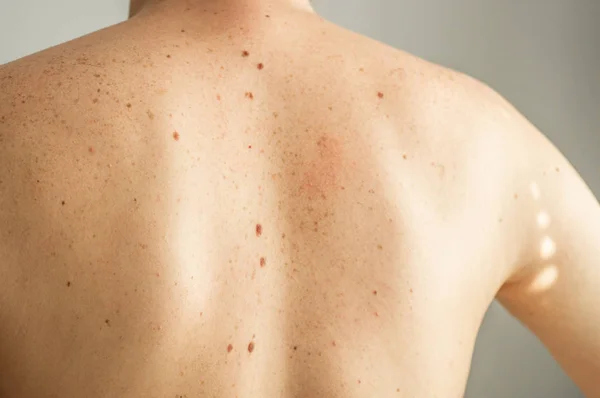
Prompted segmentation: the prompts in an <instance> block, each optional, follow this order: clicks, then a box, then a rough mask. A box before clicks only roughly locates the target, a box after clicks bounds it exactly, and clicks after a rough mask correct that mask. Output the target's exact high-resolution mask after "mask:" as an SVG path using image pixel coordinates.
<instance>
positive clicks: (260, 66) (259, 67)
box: [256, 64, 265, 70]
mask: <svg viewBox="0 0 600 398" xmlns="http://www.w3.org/2000/svg"><path fill="white" fill-rule="evenodd" d="M256 67H257V68H258V70H262V69H263V68H264V67H265V66H264V65H263V64H258V65H257V66H256Z"/></svg>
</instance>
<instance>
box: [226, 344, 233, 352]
mask: <svg viewBox="0 0 600 398" xmlns="http://www.w3.org/2000/svg"><path fill="white" fill-rule="evenodd" d="M231 351H233V346H232V345H231V344H229V345H228V346H227V352H231Z"/></svg>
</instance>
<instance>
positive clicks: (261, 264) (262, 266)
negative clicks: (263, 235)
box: [260, 257, 267, 268]
mask: <svg viewBox="0 0 600 398" xmlns="http://www.w3.org/2000/svg"><path fill="white" fill-rule="evenodd" d="M265 265H267V260H265V258H264V257H261V258H260V266H261V268H264V267H265Z"/></svg>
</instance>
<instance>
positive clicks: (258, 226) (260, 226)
mask: <svg viewBox="0 0 600 398" xmlns="http://www.w3.org/2000/svg"><path fill="white" fill-rule="evenodd" d="M262 233H263V227H262V225H260V224H256V236H257V237H260V236H261V235H262Z"/></svg>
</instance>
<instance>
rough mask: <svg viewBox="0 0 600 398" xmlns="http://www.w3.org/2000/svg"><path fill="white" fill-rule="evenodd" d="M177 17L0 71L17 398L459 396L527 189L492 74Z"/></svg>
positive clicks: (307, 20)
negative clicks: (481, 91) (493, 131)
mask: <svg viewBox="0 0 600 398" xmlns="http://www.w3.org/2000/svg"><path fill="white" fill-rule="evenodd" d="M157 7H158V6H157ZM158 10H159V9H158V8H157V11H156V12H145V13H143V14H141V15H139V16H137V17H135V18H134V19H132V20H130V21H128V22H125V23H123V24H120V25H117V26H114V27H111V28H109V29H106V30H103V31H101V32H97V33H95V34H93V35H90V36H86V37H84V38H82V39H78V40H76V41H74V42H71V43H67V44H65V45H62V46H59V47H56V48H53V49H50V50H47V51H45V52H43V53H40V54H37V55H34V56H31V57H27V58H25V59H23V60H20V61H18V62H16V63H13V64H8V65H5V66H3V67H1V68H0V85H1V86H2V90H1V91H0V104H1V108H0V144H1V145H0V225H1V228H0V279H1V280H3V281H5V283H6V288H5V289H3V291H2V292H1V293H0V396H2V397H11V398H21V397H34V396H35V397H59V396H60V397H79V396H86V397H90V398H99V397H188V398H191V397H318V396H322V397H326V396H327V397H396V396H398V397H436V396H438V397H459V396H462V394H463V391H464V387H465V382H466V377H467V373H468V369H469V364H470V359H471V354H472V349H473V345H474V341H475V337H476V334H477V331H478V328H479V325H480V322H481V320H482V317H483V315H484V313H485V311H486V309H487V307H488V305H489V303H490V302H491V300H492V299H493V298H494V296H495V294H496V292H497V291H498V289H499V288H500V287H501V286H502V284H503V283H504V282H505V281H506V279H507V278H508V277H509V276H510V274H511V272H512V269H511V266H512V265H513V264H514V263H515V262H516V261H517V260H518V258H519V255H520V253H519V252H518V250H517V249H515V250H514V252H511V251H510V250H508V251H503V252H502V255H498V254H499V253H498V251H497V246H495V245H491V244H489V242H490V241H492V240H493V239H496V240H498V239H500V238H501V237H502V236H504V235H503V233H501V229H502V228H507V227H506V224H508V223H509V222H510V219H511V212H513V207H512V206H513V203H515V202H517V201H518V200H527V199H526V195H527V193H526V190H523V192H516V191H515V192H513V191H509V190H508V188H507V187H508V186H509V185H508V184H507V183H506V184H505V180H506V179H507V178H508V177H507V176H506V175H505V174H503V170H502V169H501V167H499V166H498V164H500V162H499V161H498V159H494V160H493V161H492V160H490V159H489V157H488V156H487V155H486V154H489V153H492V149H491V148H492V147H493V146H494V145H495V143H494V140H493V139H492V138H489V137H490V135H485V134H482V131H483V130H485V128H486V127H488V126H486V125H485V124H483V123H482V122H481V121H479V120H478V119H477V113H478V111H483V110H484V108H485V106H486V105H485V103H482V104H480V105H477V104H474V103H471V102H469V101H468V100H467V98H468V96H469V95H470V93H471V92H472V90H476V88H475V87H476V83H475V82H473V81H472V80H470V79H468V78H466V77H464V76H462V75H459V74H457V73H454V72H450V71H447V70H445V69H443V68H441V67H438V66H434V65H431V64H428V63H426V62H425V61H423V60H419V59H416V58H414V57H411V56H409V55H408V54H405V53H402V52H399V51H396V50H393V49H391V48H388V47H386V46H383V45H382V44H379V43H376V42H374V41H371V40H368V39H366V38H362V37H360V36H358V35H355V34H353V33H350V32H347V31H344V30H342V29H340V28H338V27H335V26H333V25H331V24H329V23H327V22H325V21H323V20H322V19H320V18H319V17H318V16H316V15H314V14H312V13H309V12H305V11H297V10H296V11H295V10H292V9H289V10H288V9H287V8H283V7H282V8H281V9H269V10H263V9H260V8H257V9H251V10H246V11H245V12H244V13H241V12H235V11H231V10H229V11H228V10H216V9H215V10H213V9H212V8H210V7H208V9H204V10H203V9H195V8H194V9H187V10H184V9H169V10H167V9H165V10H162V11H161V12H158ZM478 106H480V107H481V109H479V108H478ZM482 137H483V138H482ZM511 189H512V187H511ZM519 195H521V196H520V197H519ZM515 229H516V228H515ZM482 232H485V234H482ZM525 232H526V231H524V232H523V233H525ZM484 235H485V236H484Z"/></svg>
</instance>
